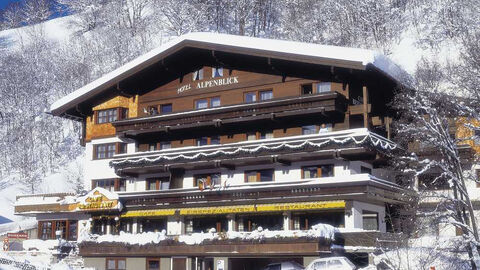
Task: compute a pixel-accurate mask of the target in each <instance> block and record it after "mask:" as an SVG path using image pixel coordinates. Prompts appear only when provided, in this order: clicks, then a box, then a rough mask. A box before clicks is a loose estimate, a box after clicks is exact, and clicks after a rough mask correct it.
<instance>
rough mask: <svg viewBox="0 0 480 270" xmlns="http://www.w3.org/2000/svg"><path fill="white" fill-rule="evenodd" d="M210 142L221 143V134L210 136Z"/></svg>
mask: <svg viewBox="0 0 480 270" xmlns="http://www.w3.org/2000/svg"><path fill="white" fill-rule="evenodd" d="M210 144H220V136H212V137H210Z"/></svg>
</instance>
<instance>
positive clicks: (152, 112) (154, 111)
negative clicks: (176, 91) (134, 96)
mask: <svg viewBox="0 0 480 270" xmlns="http://www.w3.org/2000/svg"><path fill="white" fill-rule="evenodd" d="M148 113H149V114H150V115H156V114H158V107H157V106H149V107H148Z"/></svg>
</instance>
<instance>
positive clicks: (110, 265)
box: [107, 260, 115, 270]
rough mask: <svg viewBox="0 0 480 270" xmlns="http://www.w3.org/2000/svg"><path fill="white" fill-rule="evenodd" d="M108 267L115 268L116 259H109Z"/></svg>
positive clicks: (112, 269) (113, 269)
mask: <svg viewBox="0 0 480 270" xmlns="http://www.w3.org/2000/svg"><path fill="white" fill-rule="evenodd" d="M107 269H109V270H110V269H111V270H115V260H108V262H107Z"/></svg>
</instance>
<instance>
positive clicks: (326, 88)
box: [317, 83, 331, 93]
mask: <svg viewBox="0 0 480 270" xmlns="http://www.w3.org/2000/svg"><path fill="white" fill-rule="evenodd" d="M330 85H331V84H330V83H317V93H324V92H330V88H331V87H330Z"/></svg>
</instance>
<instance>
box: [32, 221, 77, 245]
mask: <svg viewBox="0 0 480 270" xmlns="http://www.w3.org/2000/svg"><path fill="white" fill-rule="evenodd" d="M60 222H65V225H64V226H65V227H64V236H63V235H62V239H64V240H68V241H75V240H76V239H77V238H78V220H73V219H72V220H69V219H59V220H39V221H38V223H37V225H38V231H37V237H38V239H42V240H52V239H53V240H55V239H57V235H56V231H57V224H58V223H60ZM46 223H50V231H49V232H48V233H47V234H46V236H47V238H43V236H44V234H43V229H44V224H46ZM72 223H75V225H76V228H75V231H74V232H73V233H72V231H71V227H72V226H71V224H72Z"/></svg>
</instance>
